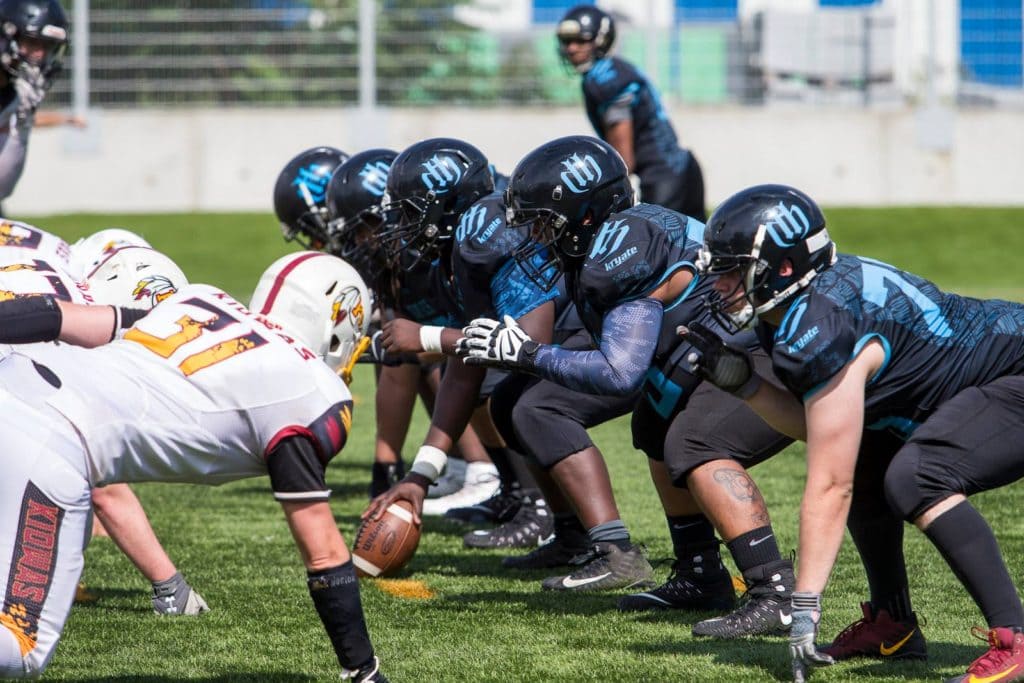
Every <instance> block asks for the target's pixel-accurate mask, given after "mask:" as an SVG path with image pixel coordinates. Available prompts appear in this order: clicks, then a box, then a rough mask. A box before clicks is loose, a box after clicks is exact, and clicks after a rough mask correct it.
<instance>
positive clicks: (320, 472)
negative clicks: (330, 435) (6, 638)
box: [267, 435, 331, 502]
mask: <svg viewBox="0 0 1024 683" xmlns="http://www.w3.org/2000/svg"><path fill="white" fill-rule="evenodd" d="M267 472H269V474H270V486H271V488H272V489H273V491H274V498H275V499H277V500H279V501H289V502H298V501H318V500H327V498H328V497H329V496H330V495H331V491H330V489H328V488H327V482H326V480H325V479H324V465H323V463H321V461H320V457H319V456H318V455H317V450H316V447H315V446H314V445H313V442H312V441H310V440H309V439H308V438H306V437H304V436H300V435H295V436H289V437H286V438H284V439H282V440H281V441H279V442H278V443H277V445H275V446H274V448H273V449H272V450H271V451H270V452H269V453H268V454H267Z"/></svg>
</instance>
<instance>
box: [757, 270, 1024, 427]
mask: <svg viewBox="0 0 1024 683" xmlns="http://www.w3.org/2000/svg"><path fill="white" fill-rule="evenodd" d="M758 334H759V336H760V338H761V341H762V344H763V345H764V346H765V348H766V349H769V350H770V351H771V354H772V363H773V366H774V368H775V373H776V374H777V375H778V377H779V379H781V380H782V382H783V384H785V386H786V387H787V388H788V389H789V390H790V391H791V392H792V393H793V394H795V395H796V396H798V397H799V398H800V399H801V400H806V399H807V398H808V397H810V396H812V395H813V394H814V393H815V391H817V390H818V389H820V388H821V387H823V386H824V385H825V384H827V383H828V382H829V381H830V380H831V379H832V378H833V377H834V376H835V375H836V374H838V373H839V372H840V371H841V370H842V369H843V368H844V367H845V366H846V365H847V364H848V363H849V362H850V361H851V360H852V359H853V358H854V357H855V356H856V355H857V354H858V353H859V352H860V351H861V349H863V348H864V346H865V345H866V344H868V343H869V342H871V341H877V342H879V343H880V344H881V345H882V348H883V349H884V351H885V362H884V364H883V365H882V367H881V368H880V369H879V370H878V372H877V373H876V374H875V376H874V377H872V378H871V379H870V380H869V382H868V384H867V386H866V387H865V391H866V396H865V423H864V424H865V426H866V427H867V428H868V429H890V430H892V431H894V432H896V433H897V434H899V435H901V436H903V437H904V438H906V437H907V436H909V435H910V434H911V433H912V432H913V431H914V429H915V428H916V427H917V426H918V425H920V424H921V423H922V422H923V421H924V420H926V419H927V418H928V417H929V416H930V415H931V414H932V413H933V412H934V411H935V410H936V409H937V408H938V407H939V406H940V405H942V404H943V403H944V402H945V401H948V400H949V399H951V398H952V397H953V396H955V395H956V394H958V393H959V392H960V391H962V390H963V389H965V388H967V387H972V386H981V385H984V384H987V383H989V382H991V381H992V380H994V379H997V378H999V377H1002V376H1006V375H1016V374H1020V373H1022V372H1024V306H1022V305H1020V304H1015V303H1011V302H1008V301H999V300H985V301H982V300H978V299H972V298H968V297H963V296H958V295H955V294H948V293H945V292H942V291H941V290H939V288H938V287H936V286H935V285H934V284H932V283H931V282H929V281H927V280H925V279H924V278H921V277H918V276H916V275H912V274H911V273H907V272H905V271H902V270H899V269H898V268H895V267H893V266H891V265H888V264H886V263H882V262H880V261H875V260H873V259H869V258H863V257H857V256H850V255H846V254H841V255H839V257H838V260H837V262H836V263H835V265H833V266H832V267H831V268H829V269H828V270H825V271H823V272H822V273H821V274H820V275H818V276H817V277H816V278H815V279H814V280H812V281H811V283H810V284H809V285H808V286H807V288H806V289H805V290H804V291H803V292H801V294H800V295H799V296H798V297H797V298H795V299H794V300H793V302H792V303H791V304H790V306H789V308H788V309H787V311H786V315H785V317H784V318H783V320H782V321H781V323H780V325H779V327H778V328H777V329H775V328H772V327H770V326H768V325H767V324H764V323H762V324H761V325H760V327H759V329H758Z"/></svg>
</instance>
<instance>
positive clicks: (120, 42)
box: [48, 0, 1022, 108]
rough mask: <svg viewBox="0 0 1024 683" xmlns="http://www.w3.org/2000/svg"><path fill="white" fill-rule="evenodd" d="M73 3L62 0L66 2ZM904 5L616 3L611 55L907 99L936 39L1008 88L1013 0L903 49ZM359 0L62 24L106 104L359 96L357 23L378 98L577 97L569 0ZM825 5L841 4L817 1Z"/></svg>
mask: <svg viewBox="0 0 1024 683" xmlns="http://www.w3.org/2000/svg"><path fill="white" fill-rule="evenodd" d="M925 1H926V4H925V7H926V8H927V7H930V6H933V5H932V0H925ZM82 2H85V0H66V2H65V6H66V7H67V9H68V14H69V17H74V16H75V12H74V10H75V9H76V7H75V6H76V3H82ZM900 3H907V4H906V5H901V4H900ZM910 3H911V0H878V1H876V2H871V1H870V0H852V1H848V2H836V1H835V0H832V1H831V2H826V1H824V0H818V3H817V4H816V6H814V7H812V8H811V9H804V10H802V11H794V10H792V9H791V7H792V5H793V3H791V2H784V1H781V2H772V0H765V1H763V2H760V3H758V4H757V6H758V10H757V11H755V12H751V13H748V14H745V15H740V14H739V13H738V11H737V7H738V5H737V2H736V0H731V1H730V0H715V1H713V2H712V1H709V0H702V1H701V2H696V1H688V0H660V1H659V0H647V1H646V2H644V1H642V0H635V1H634V2H631V3H618V4H617V5H616V3H610V4H612V5H615V8H613V12H615V13H616V16H617V17H618V19H619V27H620V29H619V40H618V41H617V42H618V46H619V47H618V49H619V53H620V54H622V55H623V56H624V57H625V58H627V59H629V60H630V61H633V62H635V63H637V64H639V65H640V66H641V67H642V68H643V69H644V70H646V71H647V72H648V73H649V75H650V76H651V77H652V79H653V80H654V81H655V82H656V83H657V84H658V86H659V88H660V90H661V91H662V94H663V95H664V97H665V98H666V99H668V100H670V101H672V102H681V103H686V104H721V103H745V104H760V103H771V102H774V101H787V102H788V101H795V102H810V103H822V102H826V103H840V104H848V105H852V106H864V105H871V104H873V103H877V102H906V101H909V100H915V99H921V98H923V97H924V96H925V94H926V92H930V91H931V90H933V89H934V85H933V84H932V83H931V82H930V81H929V79H930V78H932V77H933V76H934V74H935V70H934V68H933V67H935V64H936V58H935V55H936V54H948V55H950V56H949V58H948V59H947V62H948V64H947V65H946V67H944V68H945V69H946V71H954V72H955V73H953V74H952V77H953V81H954V86H953V89H952V91H951V92H952V94H951V96H952V97H954V98H956V97H959V98H960V101H961V102H963V101H967V100H969V101H970V102H972V103H982V102H984V103H991V102H999V101H1002V100H1004V99H1007V98H1009V99H1013V98H1014V97H1019V95H1020V92H1021V87H1022V83H1021V52H1022V48H1021V0H957V5H956V6H955V10H956V12H954V19H953V22H954V25H953V30H952V31H951V32H947V33H949V35H948V36H946V35H939V37H938V38H934V40H933V42H932V43H931V44H930V46H928V45H926V47H925V48H924V49H923V53H922V54H923V56H921V55H917V56H911V57H908V56H907V55H906V54H905V53H900V51H899V49H900V48H901V47H902V45H901V44H902V43H903V42H904V40H905V39H904V36H905V35H906V34H907V33H908V31H910V29H908V27H907V24H908V22H909V23H913V24H914V25H923V24H922V22H925V23H927V21H928V20H929V19H930V17H929V16H926V15H922V13H921V12H918V13H917V14H916V15H914V14H912V13H909V12H907V11H906V9H905V8H906V7H908V6H909V5H910ZM952 3H953V0H947V1H946V2H945V4H946V5H948V6H949V7H954V6H953V4H952ZM359 4H360V2H359V0H247V1H246V0H236V1H233V2H232V1H216V0H189V1H185V2H180V1H179V2H158V1H150V2H147V1H145V0H90V1H89V2H88V12H87V16H88V21H87V24H88V40H87V41H83V40H81V38H82V35H83V31H84V30H85V27H83V26H76V25H74V22H73V23H72V27H71V37H72V42H71V48H70V52H71V54H69V56H68V59H67V64H69V65H70V64H71V62H72V59H73V54H74V52H75V50H76V49H79V47H76V46H82V45H85V44H88V46H89V53H88V76H89V104H90V105H91V106H99V107H105V108H118V107H120V108H127V107H156V106H159V107H169V106H209V107H216V106H247V107H261V106H264V107H265V106H302V107H323V106H334V105H355V104H358V103H359V102H360V92H361V91H360V82H361V80H360V79H361V75H362V77H364V78H365V77H367V76H368V74H366V73H362V74H361V69H365V64H366V62H361V60H360V46H361V35H363V34H367V35H369V40H370V41H372V55H373V57H374V58H375V67H374V68H373V73H372V74H370V75H369V76H370V77H371V80H370V83H371V88H372V93H373V98H374V99H375V103H376V104H380V105H385V106H420V105H422V106H434V107H436V106H454V105H460V106H461V105H470V106H472V105H478V106H490V107H493V106H523V105H548V104H562V103H564V104H578V102H579V90H578V88H579V86H578V77H577V76H575V75H571V74H569V73H567V72H566V71H565V70H564V68H563V67H562V65H561V64H560V62H559V59H558V56H557V54H556V50H555V40H554V37H553V34H554V27H553V25H552V24H551V23H550V21H551V17H556V16H559V15H560V13H561V12H562V11H564V9H563V8H562V7H561V6H560V3H559V2H551V1H550V0H547V1H545V2H541V1H540V0H502V1H500V2H495V1H494V0H472V1H471V0H464V1H463V2H451V1H447V2H440V1H436V0H376V1H375V2H374V3H373V6H374V9H375V12H374V16H375V22H374V23H375V27H374V30H373V31H372V33H366V31H365V24H363V25H362V30H361V24H360V11H359ZM561 4H564V6H565V7H568V6H571V5H573V4H575V3H574V2H572V1H571V0H570V1H569V2H564V3H561ZM600 4H602V6H604V4H605V3H600ZM812 4H815V3H812ZM834 4H841V5H853V6H852V7H849V6H848V7H841V8H840V7H828V6H827V5H834ZM941 4H944V3H943V1H942V0H936V1H935V3H934V5H936V6H937V5H941ZM541 5H543V7H542V8H541V7H540V6H541ZM918 5H920V3H918ZM656 7H663V8H668V9H669V10H670V11H669V16H667V17H665V16H662V17H660V19H658V20H650V18H651V14H652V13H653V12H654V8H656ZM616 8H617V10H618V11H617V12H616ZM623 8H624V9H623ZM78 9H81V8H78ZM925 12H926V13H927V12H928V10H927V9H926V10H925ZM662 14H664V12H662ZM940 34H941V32H940ZM936 41H937V43H936ZM950 41H953V42H956V44H955V45H953V44H949V43H950ZM925 42H927V41H925ZM906 59H913V60H916V61H917V62H922V63H924V66H922V67H920V68H916V69H910V70H909V75H907V73H904V72H908V70H907V69H903V72H901V66H900V64H901V60H906ZM361 65H362V66H361ZM922 73H923V74H924V77H922V76H921V74H922ZM71 92H72V74H71V73H70V70H69V73H65V74H64V75H63V77H62V78H61V79H60V80H59V81H58V82H57V84H56V85H55V87H54V91H53V93H52V94H51V97H50V99H49V100H48V104H50V105H52V106H67V105H68V104H70V101H71V97H72V96H71ZM363 92H364V95H363V96H364V98H365V91H363ZM965 93H966V94H967V95H969V97H968V98H965V97H964V94H965Z"/></svg>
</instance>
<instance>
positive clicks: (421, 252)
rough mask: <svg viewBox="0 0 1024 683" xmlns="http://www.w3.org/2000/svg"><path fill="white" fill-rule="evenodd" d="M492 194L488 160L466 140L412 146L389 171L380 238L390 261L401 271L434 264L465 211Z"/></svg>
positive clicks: (432, 142) (424, 142)
mask: <svg viewBox="0 0 1024 683" xmlns="http://www.w3.org/2000/svg"><path fill="white" fill-rule="evenodd" d="M493 191H494V176H493V175H492V174H491V167H490V164H489V163H488V162H487V157H485V156H484V155H483V153H482V152H481V151H480V150H479V149H477V148H476V147H474V146H473V145H471V144H469V143H468V142H464V141H462V140H455V139H453V138H432V139H430V140H423V141H422V142H417V143H416V144H414V145H412V146H411V147H409V148H408V149H406V150H405V151H404V152H402V153H401V154H399V155H398V157H396V158H395V160H394V162H393V163H392V164H391V171H390V172H389V173H388V186H387V192H386V193H385V195H384V202H383V208H384V222H385V228H384V231H383V232H382V233H381V240H382V242H383V244H384V248H385V249H386V250H387V253H388V256H389V258H390V259H391V260H392V262H393V263H394V264H395V265H396V266H398V267H400V268H402V269H403V270H411V269H412V268H414V267H415V266H416V265H417V264H418V263H420V262H421V261H423V260H425V259H426V260H433V259H434V258H436V257H437V256H438V255H440V250H441V247H442V245H443V244H445V243H448V242H450V241H451V238H452V234H453V233H454V231H455V227H456V225H457V224H458V222H459V217H460V216H461V215H462V213H463V212H464V211H465V210H466V209H468V208H469V207H470V206H472V205H473V203H474V202H476V200H477V199H480V198H481V197H483V196H485V195H488V194H490V193H491V192H493ZM403 253H404V254H405V256H404V257H403Z"/></svg>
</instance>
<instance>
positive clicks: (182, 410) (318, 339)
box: [0, 252, 385, 682]
mask: <svg viewBox="0 0 1024 683" xmlns="http://www.w3.org/2000/svg"><path fill="white" fill-rule="evenodd" d="M369 307H370V301H369V294H368V292H367V290H366V286H365V285H364V284H363V281H362V279H361V278H360V277H359V276H358V275H357V274H356V272H355V271H354V270H353V269H352V268H351V266H349V265H348V264H346V263H345V262H344V261H341V260H340V259H337V258H335V257H332V256H329V255H326V254H319V253H309V252H303V253H298V254H291V255H289V256H286V257H284V258H282V259H279V260H278V261H276V262H275V263H274V264H273V265H272V266H271V267H270V268H269V269H268V270H267V272H266V273H264V274H263V276H262V278H261V279H260V283H259V285H258V287H257V290H256V293H255V294H254V296H253V301H252V311H250V310H249V309H246V308H245V307H244V306H242V305H241V304H240V303H238V302H237V301H235V300H234V299H232V298H231V297H230V296H228V295H227V294H225V293H224V292H222V291H220V290H218V289H216V288H214V287H210V286H207V285H189V286H186V287H184V288H182V289H181V290H180V291H178V292H177V293H176V294H174V295H172V296H171V297H169V298H168V299H166V300H164V301H163V302H161V303H160V305H158V306H157V307H155V308H154V309H153V310H152V311H150V312H149V314H147V315H146V316H145V317H143V318H139V316H138V314H137V312H133V311H131V310H130V309H126V308H117V307H108V306H80V305H75V304H67V303H64V302H58V301H57V300H56V299H54V298H52V297H31V298H23V299H13V300H10V301H6V302H0V342H4V343H9V344H22V343H29V342H35V341H49V340H53V339H60V340H62V341H65V342H70V343H71V344H82V345H95V344H98V343H103V342H107V341H110V340H111V339H112V338H115V337H116V339H114V340H113V341H110V343H104V344H103V345H102V346H98V347H97V348H79V347H77V346H69V345H67V344H61V345H53V344H34V345H31V346H22V347H13V348H12V347H3V348H2V351H0V387H2V389H0V393H2V394H3V396H2V400H3V403H4V407H5V409H4V411H3V414H2V416H0V438H2V439H3V442H4V443H5V444H6V445H7V448H5V449H4V450H3V452H2V453H0V469H2V471H3V472H4V477H3V481H2V483H0V487H2V488H3V495H2V496H0V520H3V522H2V523H0V584H2V585H3V586H6V587H7V588H6V593H5V595H4V598H3V604H2V607H0V625H2V626H3V627H2V628H0V677H3V676H7V677H16V678H26V677H35V676H38V675H39V674H40V673H41V672H42V671H43V670H44V669H45V667H46V665H47V663H48V662H49V660H50V658H51V657H52V656H53V652H54V648H55V646H56V644H57V641H58V640H59V638H60V634H61V631H62V630H63V626H64V621H65V620H66V618H67V615H68V612H69V610H70V607H71V600H72V596H73V594H74V590H75V585H76V583H77V580H78V577H79V575H80V574H81V571H82V563H83V558H82V543H81V539H82V538H83V537H84V535H85V526H86V524H87V522H88V519H89V491H90V488H91V487H92V486H94V485H103V484H108V483H112V482H131V481H166V482H192V483H203V484H210V485H217V484H221V483H224V482H228V481H233V480H236V479H241V478H245V477H252V476H260V475H263V474H268V475H269V476H270V480H271V486H272V488H273V491H274V496H275V498H277V499H278V501H280V503H281V506H282V508H283V509H284V513H285V517H286V519H287V521H288V524H289V526H290V528H291V531H292V535H293V537H294V539H295V542H296V545H297V546H298V548H299V551H300V554H301V556H302V558H303V562H304V563H305V565H306V569H307V572H308V577H309V578H308V583H309V590H310V595H311V596H312V599H313V604H314V605H315V607H316V609H317V612H318V613H319V615H320V618H321V620H322V621H323V624H324V627H325V629H326V631H327V634H328V636H329V637H330V640H331V643H332V645H333V646H334V650H335V653H336V655H337V657H338V661H339V663H340V664H341V666H342V669H343V675H344V676H346V677H348V678H353V679H354V680H356V681H360V682H362V681H377V682H379V681H384V680H385V678H384V676H383V675H382V674H381V673H380V672H379V668H378V661H377V658H376V657H375V656H374V653H373V647H372V645H371V644H370V638H369V634H368V633H367V630H366V623H365V620H364V617H363V611H362V605H361V603H360V598H359V587H358V584H357V581H356V576H355V570H354V567H353V564H352V559H351V555H350V554H349V551H348V548H347V547H346V545H345V542H344V540H343V539H342V537H341V534H340V533H339V532H338V529H337V526H336V525H335V523H334V517H333V515H332V513H331V509H330V506H329V505H328V503H327V498H328V495H329V494H330V491H329V490H328V488H327V485H326V483H325V480H324V468H325V467H326V465H327V463H328V462H329V461H330V459H331V458H332V457H333V456H334V454H335V453H337V452H338V451H339V450H340V449H341V447H342V446H343V445H344V442H345V440H346V436H347V433H348V429H349V427H350V425H351V419H352V398H351V394H350V393H349V391H348V387H347V386H346V384H345V382H344V381H342V379H341V378H339V376H338V372H339V371H345V370H346V369H348V368H350V367H351V363H352V362H353V357H354V356H355V355H356V354H357V353H358V351H359V350H360V349H359V346H360V345H361V344H362V340H363V339H364V335H365V332H366V322H367V321H366V315H365V312H366V311H367V310H369ZM124 328H127V329H124ZM321 360H322V361H323V362H321ZM283 388H287V393H284V392H282V389H283ZM28 558H31V562H29V560H28ZM30 567H31V571H29V568H30Z"/></svg>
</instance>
